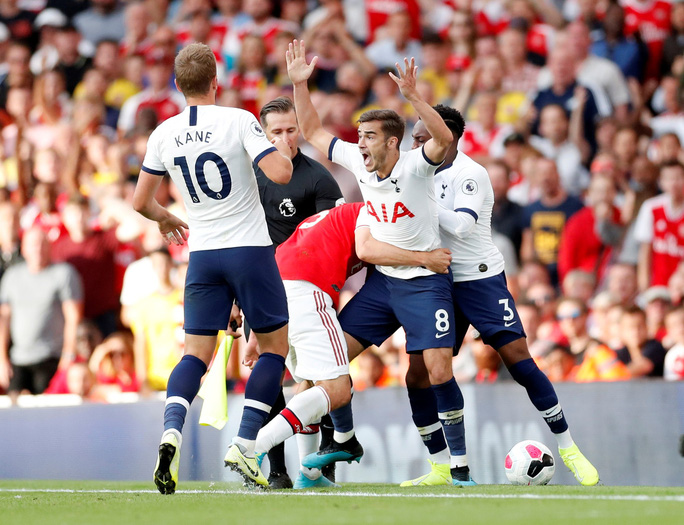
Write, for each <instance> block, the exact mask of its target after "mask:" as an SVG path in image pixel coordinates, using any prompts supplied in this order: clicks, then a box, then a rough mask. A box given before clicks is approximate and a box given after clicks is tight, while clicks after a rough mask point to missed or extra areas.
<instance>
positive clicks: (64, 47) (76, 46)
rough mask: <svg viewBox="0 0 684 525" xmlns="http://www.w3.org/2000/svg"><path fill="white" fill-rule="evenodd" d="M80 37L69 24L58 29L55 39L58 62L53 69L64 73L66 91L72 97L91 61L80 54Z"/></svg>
mask: <svg viewBox="0 0 684 525" xmlns="http://www.w3.org/2000/svg"><path fill="white" fill-rule="evenodd" d="M80 42H81V35H80V33H79V32H78V31H77V30H76V27H74V26H73V25H71V24H67V25H65V26H63V27H60V28H59V31H58V32H57V35H56V38H55V47H56V49H57V54H58V57H59V58H58V60H57V64H56V65H55V69H58V70H60V71H61V72H62V73H64V78H65V80H66V90H67V92H68V93H69V95H73V93H74V90H75V89H76V86H77V85H78V83H79V82H80V81H81V80H82V79H83V75H85V72H86V71H87V70H88V68H90V66H91V64H92V60H91V59H90V57H88V56H86V55H84V54H83V53H82V48H81V47H80Z"/></svg>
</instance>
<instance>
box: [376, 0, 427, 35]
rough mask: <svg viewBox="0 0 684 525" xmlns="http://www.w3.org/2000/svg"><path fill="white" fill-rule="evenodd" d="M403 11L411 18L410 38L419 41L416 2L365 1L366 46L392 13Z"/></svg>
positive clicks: (391, 0) (418, 16) (400, 0)
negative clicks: (366, 21) (366, 19)
mask: <svg viewBox="0 0 684 525" xmlns="http://www.w3.org/2000/svg"><path fill="white" fill-rule="evenodd" d="M398 11H405V12H407V13H408V14H409V15H410V16H411V21H412V26H411V38H414V39H416V40H419V39H420V36H421V28H420V6H419V5H418V2H417V1H416V0H366V16H367V17H368V42H367V43H368V44H370V43H371V42H373V41H374V40H375V32H376V31H377V30H378V28H379V27H382V26H384V25H385V24H386V23H387V19H388V18H389V16H390V15H391V14H393V13H396V12H398Z"/></svg>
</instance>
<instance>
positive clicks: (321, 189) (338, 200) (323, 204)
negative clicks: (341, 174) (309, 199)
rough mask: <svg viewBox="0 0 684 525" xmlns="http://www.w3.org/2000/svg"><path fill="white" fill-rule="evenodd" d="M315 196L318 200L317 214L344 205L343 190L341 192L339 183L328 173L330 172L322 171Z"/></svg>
mask: <svg viewBox="0 0 684 525" xmlns="http://www.w3.org/2000/svg"><path fill="white" fill-rule="evenodd" d="M314 195H315V198H316V213H318V212H320V211H323V210H329V209H330V208H334V207H335V206H337V205H339V204H342V203H344V197H343V196H342V190H340V187H339V185H338V184H337V181H336V180H335V179H334V178H333V176H332V175H331V174H330V172H328V170H325V169H321V172H320V174H319V176H318V180H317V181H316V185H315V187H314Z"/></svg>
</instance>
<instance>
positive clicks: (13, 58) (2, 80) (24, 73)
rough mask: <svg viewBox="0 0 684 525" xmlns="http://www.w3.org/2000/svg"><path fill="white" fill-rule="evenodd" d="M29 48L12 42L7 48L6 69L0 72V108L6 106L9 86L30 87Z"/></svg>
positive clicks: (31, 79)
mask: <svg viewBox="0 0 684 525" xmlns="http://www.w3.org/2000/svg"><path fill="white" fill-rule="evenodd" d="M30 58H31V50H30V49H29V48H28V47H26V46H25V45H24V44H20V43H17V42H14V43H12V44H11V45H10V47H9V49H8V50H7V55H6V57H5V62H6V63H7V69H6V71H4V72H2V74H0V108H2V109H6V108H7V98H8V95H9V91H10V89H11V88H30V87H31V83H32V82H33V77H32V75H31V70H30V69H29V60H30Z"/></svg>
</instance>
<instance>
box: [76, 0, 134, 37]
mask: <svg viewBox="0 0 684 525" xmlns="http://www.w3.org/2000/svg"><path fill="white" fill-rule="evenodd" d="M74 25H75V26H76V27H77V28H78V32H79V33H81V35H83V38H84V39H86V40H87V41H88V42H90V43H92V44H93V45H95V44H96V43H97V42H98V41H99V40H101V39H103V38H107V39H111V40H116V41H121V40H123V38H124V36H126V23H125V13H124V8H123V6H122V5H121V4H120V3H119V1H118V0H91V1H90V7H89V8H88V9H86V10H85V11H82V12H80V13H79V14H77V15H76V16H75V17H74Z"/></svg>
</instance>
